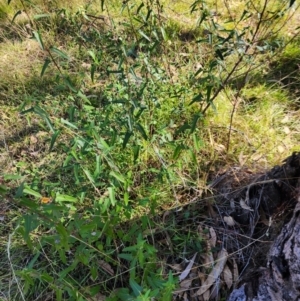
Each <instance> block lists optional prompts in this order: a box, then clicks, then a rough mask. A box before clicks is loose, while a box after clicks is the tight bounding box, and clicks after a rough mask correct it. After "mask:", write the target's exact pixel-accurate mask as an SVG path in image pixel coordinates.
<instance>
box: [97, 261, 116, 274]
mask: <svg viewBox="0 0 300 301" xmlns="http://www.w3.org/2000/svg"><path fill="white" fill-rule="evenodd" d="M99 265H100V266H101V269H103V270H104V271H105V272H107V273H108V274H109V275H111V276H114V275H115V272H114V270H113V269H112V268H111V266H110V264H109V263H107V262H105V261H104V260H99Z"/></svg>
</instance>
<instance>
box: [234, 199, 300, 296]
mask: <svg viewBox="0 0 300 301" xmlns="http://www.w3.org/2000/svg"><path fill="white" fill-rule="evenodd" d="M257 271H258V272H259V274H260V276H259V277H258V279H254V278H253V277H252V279H251V278H250V279H249V280H248V281H246V282H245V283H242V284H241V285H240V287H239V288H237V289H235V290H234V291H233V292H232V293H231V295H230V297H229V298H228V301H242V300H245V301H279V300H282V301H296V300H300V198H299V203H298V204H297V205H296V208H295V209H294V214H293V217H292V219H291V220H290V222H289V223H288V224H286V225H285V226H284V227H283V229H282V231H281V233H280V234H279V235H278V237H277V238H276V240H275V241H274V243H273V245H272V247H271V249H270V252H269V255H268V263H267V266H266V267H265V268H258V269H257Z"/></svg>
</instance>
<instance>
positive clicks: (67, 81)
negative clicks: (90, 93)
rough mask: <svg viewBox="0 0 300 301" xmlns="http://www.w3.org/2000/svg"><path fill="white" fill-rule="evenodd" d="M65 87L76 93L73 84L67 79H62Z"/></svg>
mask: <svg viewBox="0 0 300 301" xmlns="http://www.w3.org/2000/svg"><path fill="white" fill-rule="evenodd" d="M63 81H64V83H65V85H66V86H67V87H68V88H69V89H70V90H71V91H73V92H75V93H77V92H78V90H77V89H76V87H75V86H74V85H73V83H72V82H71V80H70V79H69V78H67V77H64V79H63Z"/></svg>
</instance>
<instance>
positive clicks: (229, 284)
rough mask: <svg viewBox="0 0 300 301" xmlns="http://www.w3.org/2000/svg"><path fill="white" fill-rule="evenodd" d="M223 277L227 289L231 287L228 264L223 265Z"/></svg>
mask: <svg viewBox="0 0 300 301" xmlns="http://www.w3.org/2000/svg"><path fill="white" fill-rule="evenodd" d="M223 277H224V280H225V283H226V285H227V287H228V289H230V288H231V287H232V283H233V281H232V273H231V271H230V269H229V267H228V265H225V267H224V270H223Z"/></svg>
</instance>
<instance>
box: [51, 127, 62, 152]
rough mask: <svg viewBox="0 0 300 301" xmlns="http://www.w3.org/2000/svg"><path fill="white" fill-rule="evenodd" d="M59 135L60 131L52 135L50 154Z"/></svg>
mask: <svg viewBox="0 0 300 301" xmlns="http://www.w3.org/2000/svg"><path fill="white" fill-rule="evenodd" d="M59 134H60V131H55V132H54V134H53V135H52V137H51V141H50V147H49V152H51V151H52V150H53V146H54V143H55V141H56V139H57V137H58V135H59Z"/></svg>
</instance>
